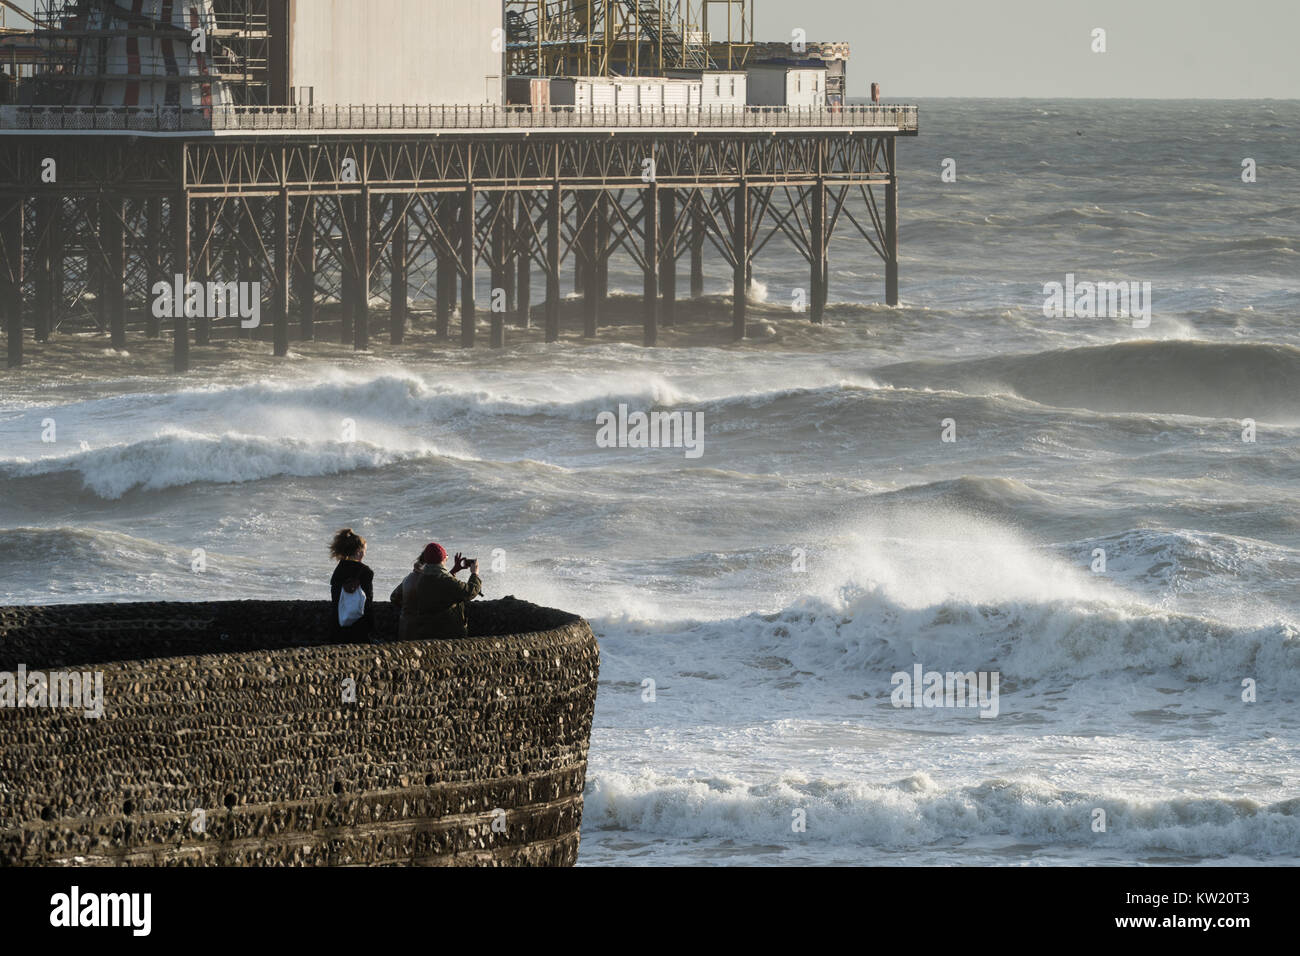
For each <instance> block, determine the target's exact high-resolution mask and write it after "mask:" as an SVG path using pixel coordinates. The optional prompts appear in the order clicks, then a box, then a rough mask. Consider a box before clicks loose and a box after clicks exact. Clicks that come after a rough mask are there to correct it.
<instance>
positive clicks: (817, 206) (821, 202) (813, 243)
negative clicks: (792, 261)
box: [808, 179, 827, 325]
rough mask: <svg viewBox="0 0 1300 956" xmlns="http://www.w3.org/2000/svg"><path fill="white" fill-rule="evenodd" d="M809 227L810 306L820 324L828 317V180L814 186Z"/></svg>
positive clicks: (813, 316)
mask: <svg viewBox="0 0 1300 956" xmlns="http://www.w3.org/2000/svg"><path fill="white" fill-rule="evenodd" d="M810 218H811V221H810V222H809V228H808V241H809V244H810V248H809V251H810V252H811V255H810V256H809V257H808V258H809V283H808V284H809V289H808V298H809V302H808V305H809V308H810V310H811V312H812V321H813V322H814V323H815V324H818V325H820V324H821V323H822V321H823V320H824V319H825V317H826V246H827V242H826V182H825V180H823V179H818V180H817V183H816V184H815V185H814V186H813V187H812V215H811V217H810Z"/></svg>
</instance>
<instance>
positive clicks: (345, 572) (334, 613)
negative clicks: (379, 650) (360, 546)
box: [330, 558, 375, 634]
mask: <svg viewBox="0 0 1300 956" xmlns="http://www.w3.org/2000/svg"><path fill="white" fill-rule="evenodd" d="M354 579H355V580H356V581H357V583H359V584H360V585H361V590H362V591H364V592H365V594H366V612H365V614H363V615H362V616H361V620H359V621H357V622H356V623H355V624H352V625H350V626H348V627H341V626H340V625H339V595H340V594H342V593H343V585H344V584H346V583H347V582H348V581H349V580H354ZM374 624H375V572H374V571H372V570H370V568H368V567H367V566H366V565H364V564H362V563H361V562H360V561H352V560H350V559H347V558H345V559H344V560H342V561H340V562H339V566H338V567H337V568H335V569H334V576H333V577H332V578H330V625H331V627H333V629H334V630H336V631H340V632H347V633H348V634H369V633H370V629H371V628H372V627H374Z"/></svg>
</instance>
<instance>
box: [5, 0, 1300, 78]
mask: <svg viewBox="0 0 1300 956" xmlns="http://www.w3.org/2000/svg"><path fill="white" fill-rule="evenodd" d="M352 2H357V3H364V2H365V0H352ZM466 2H474V3H497V2H500V0H466ZM754 2H755V4H756V6H755V25H756V29H757V33H758V37H759V39H761V40H777V41H780V40H785V39H788V38H789V37H790V31H791V30H793V29H795V28H796V27H798V28H801V29H803V30H805V31H807V36H808V39H810V40H848V41H849V42H850V43H851V44H852V59H851V60H850V61H849V95H850V96H866V95H867V94H868V93H869V92H870V84H871V82H872V81H873V80H875V81H878V82H879V83H880V84H881V85H882V87H883V89H884V93H885V96H886V98H889V99H910V98H915V97H924V96H999V97H1000V96H1012V97H1019V96H1023V97H1044V98H1048V97H1062V96H1068V97H1100V98H1106V97H1122V98H1130V97H1131V98H1148V97H1153V98H1164V97H1176V98H1188V99H1216V98H1252V99H1255V98H1273V99H1295V98H1300V0H985V2H977V0H892V2H891V0H882V2H874V3H873V2H867V0H754ZM18 3H19V5H20V6H23V7H26V8H28V9H30V8H31V5H32V0H18ZM1098 27H1100V28H1102V29H1104V30H1105V31H1106V45H1107V52H1106V53H1094V52H1092V42H1093V40H1092V31H1093V30H1094V29H1095V28H1098Z"/></svg>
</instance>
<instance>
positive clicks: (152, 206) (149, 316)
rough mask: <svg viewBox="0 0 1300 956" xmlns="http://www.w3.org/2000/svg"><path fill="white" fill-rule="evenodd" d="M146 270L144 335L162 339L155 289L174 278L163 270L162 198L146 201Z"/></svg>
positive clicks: (156, 197)
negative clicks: (156, 285) (156, 286)
mask: <svg viewBox="0 0 1300 956" xmlns="http://www.w3.org/2000/svg"><path fill="white" fill-rule="evenodd" d="M144 228H145V270H144V306H143V307H144V334H145V337H146V338H150V339H158V338H162V319H160V318H158V316H156V315H154V314H153V291H152V290H153V287H154V285H155V284H156V283H158V282H166V283H169V284H170V283H171V282H172V277H169V276H167V275H165V274H164V270H163V201H162V197H161V196H150V197H149V198H148V199H147V200H146V201H145V226H144Z"/></svg>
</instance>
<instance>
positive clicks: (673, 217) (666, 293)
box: [659, 189, 677, 328]
mask: <svg viewBox="0 0 1300 956" xmlns="http://www.w3.org/2000/svg"><path fill="white" fill-rule="evenodd" d="M659 197H660V198H659V209H660V212H659V231H660V234H661V235H662V236H663V247H664V251H663V256H662V257H661V258H660V260H659V294H660V295H662V296H663V307H662V315H660V317H659V319H660V324H661V325H663V326H664V327H665V328H669V327H671V326H673V325H676V324H677V193H676V192H675V191H673V190H671V189H661V190H660V191H659Z"/></svg>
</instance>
